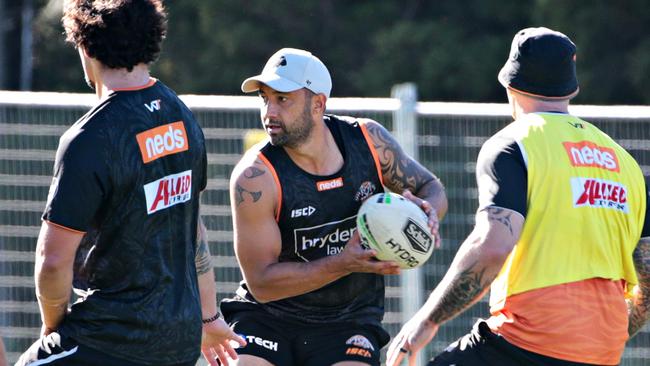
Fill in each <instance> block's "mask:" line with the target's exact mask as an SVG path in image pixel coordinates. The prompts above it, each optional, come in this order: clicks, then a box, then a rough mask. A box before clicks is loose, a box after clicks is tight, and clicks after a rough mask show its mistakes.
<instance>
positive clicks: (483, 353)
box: [428, 320, 593, 366]
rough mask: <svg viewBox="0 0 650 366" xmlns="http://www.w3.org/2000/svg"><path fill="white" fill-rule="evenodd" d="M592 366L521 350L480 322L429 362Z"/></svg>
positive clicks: (434, 364)
mask: <svg viewBox="0 0 650 366" xmlns="http://www.w3.org/2000/svg"><path fill="white" fill-rule="evenodd" d="M450 365H456V366H475V365H476V366H593V365H591V364H586V363H579V362H572V361H565V360H559V359H557V358H552V357H548V356H544V355H540V354H538V353H533V352H530V351H527V350H525V349H523V348H519V347H517V346H515V345H513V344H512V343H509V342H508V341H506V340H505V339H504V338H503V337H501V336H499V335H496V334H494V333H492V331H491V330H490V327H489V326H488V325H487V323H486V322H485V321H482V320H479V321H478V322H477V323H476V324H474V327H473V329H472V331H471V332H470V333H468V334H466V335H464V336H463V337H461V338H459V339H458V340H457V341H456V342H454V343H452V344H451V345H450V346H449V347H447V349H446V350H445V351H443V352H442V353H441V354H439V355H438V356H436V357H434V358H433V359H432V360H431V361H429V364H428V366H450Z"/></svg>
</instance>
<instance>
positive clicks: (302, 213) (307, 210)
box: [291, 206, 316, 218]
mask: <svg viewBox="0 0 650 366" xmlns="http://www.w3.org/2000/svg"><path fill="white" fill-rule="evenodd" d="M314 212H316V209H315V208H314V207H312V206H307V207H303V208H297V209H295V210H291V217H292V218H296V217H309V216H311V215H312V214H313V213H314Z"/></svg>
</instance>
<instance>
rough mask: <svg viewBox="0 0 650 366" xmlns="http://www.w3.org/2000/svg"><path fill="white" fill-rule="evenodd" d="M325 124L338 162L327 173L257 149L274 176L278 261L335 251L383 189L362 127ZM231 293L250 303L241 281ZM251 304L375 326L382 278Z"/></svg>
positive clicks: (315, 319)
mask: <svg viewBox="0 0 650 366" xmlns="http://www.w3.org/2000/svg"><path fill="white" fill-rule="evenodd" d="M325 123H326V125H327V127H328V128H329V130H330V131H331V132H332V135H333V136H334V139H335V141H336V144H337V147H338V149H339V150H340V152H341V154H342V155H343V159H344V163H343V166H342V167H341V169H340V170H339V171H338V172H336V173H335V174H332V175H328V176H317V175H313V174H310V173H308V172H306V171H304V170H302V169H301V168H300V167H298V166H297V165H296V164H295V163H294V162H293V161H292V160H291V158H290V157H289V155H287V153H286V152H285V150H284V149H283V148H282V147H278V146H273V145H271V143H267V144H266V145H262V146H261V147H260V150H259V152H258V157H259V158H260V159H261V160H262V161H263V162H264V163H265V164H266V165H267V166H268V168H269V169H270V170H271V171H272V172H275V175H276V177H277V181H276V184H277V185H278V187H277V188H278V191H279V192H280V198H278V199H279V200H281V202H279V205H278V206H279V207H280V209H279V211H278V212H277V217H276V219H277V222H278V226H279V228H280V233H281V237H282V250H281V253H280V258H279V261H280V262H310V261H314V260H317V259H320V258H324V257H327V256H331V255H336V254H338V253H339V252H340V251H341V250H342V249H343V247H344V246H345V244H346V243H347V242H348V240H350V238H351V237H352V234H353V233H354V231H355V230H356V215H357V211H358V210H359V207H360V206H361V203H362V202H363V200H364V199H366V198H368V197H369V196H371V195H373V194H375V193H379V192H383V191H384V188H383V186H382V180H381V173H380V168H379V162H378V160H377V158H376V154H375V152H374V147H373V145H372V144H371V143H369V137H367V136H368V135H367V132H366V131H365V126H364V125H363V123H361V122H360V121H358V120H355V119H352V118H349V117H337V116H333V115H326V116H325ZM237 293H238V294H239V295H240V296H242V297H243V298H245V299H247V300H248V301H252V302H253V303H257V302H256V301H255V299H254V297H253V296H252V294H251V293H250V292H249V291H248V290H247V287H246V284H245V283H242V285H241V287H240V288H239V290H238V291H237ZM256 305H257V306H259V307H262V308H264V309H265V310H267V311H269V312H270V313H272V314H275V315H277V316H280V317H283V318H285V317H286V318H292V319H294V320H298V321H302V322H309V323H325V322H336V321H355V322H360V323H374V324H379V323H380V322H381V319H382V317H383V313H384V279H383V276H381V275H377V274H371V273H352V274H350V275H348V276H345V277H343V278H340V279H338V280H337V281H334V282H332V283H330V284H328V285H326V286H324V287H322V288H320V289H317V290H315V291H312V292H309V293H306V294H303V295H299V296H295V297H291V298H287V299H282V300H278V301H272V302H268V303H264V304H261V303H257V304H256Z"/></svg>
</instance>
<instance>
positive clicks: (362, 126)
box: [359, 122, 384, 186]
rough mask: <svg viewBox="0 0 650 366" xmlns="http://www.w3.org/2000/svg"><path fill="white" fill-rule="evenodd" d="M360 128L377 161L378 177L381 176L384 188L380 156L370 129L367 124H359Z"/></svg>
mask: <svg viewBox="0 0 650 366" xmlns="http://www.w3.org/2000/svg"><path fill="white" fill-rule="evenodd" d="M359 126H360V127H361V132H362V133H363V137H364V138H365V139H366V143H367V144H368V148H369V149H370V153H371V154H372V158H373V159H374V160H375V167H376V168H377V175H378V176H379V182H380V183H381V185H382V186H383V185H384V176H383V175H382V174H381V164H380V163H379V155H378V154H377V150H375V145H374V144H373V143H372V139H371V138H370V133H369V132H368V127H366V124H365V122H361V123H359Z"/></svg>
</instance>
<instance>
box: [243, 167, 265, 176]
mask: <svg viewBox="0 0 650 366" xmlns="http://www.w3.org/2000/svg"><path fill="white" fill-rule="evenodd" d="M262 174H264V171H263V170H262V169H258V168H256V167H254V166H252V167H250V168H248V169H246V170H245V171H244V177H245V178H248V179H253V178H256V177H259V176H260V175H262Z"/></svg>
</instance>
